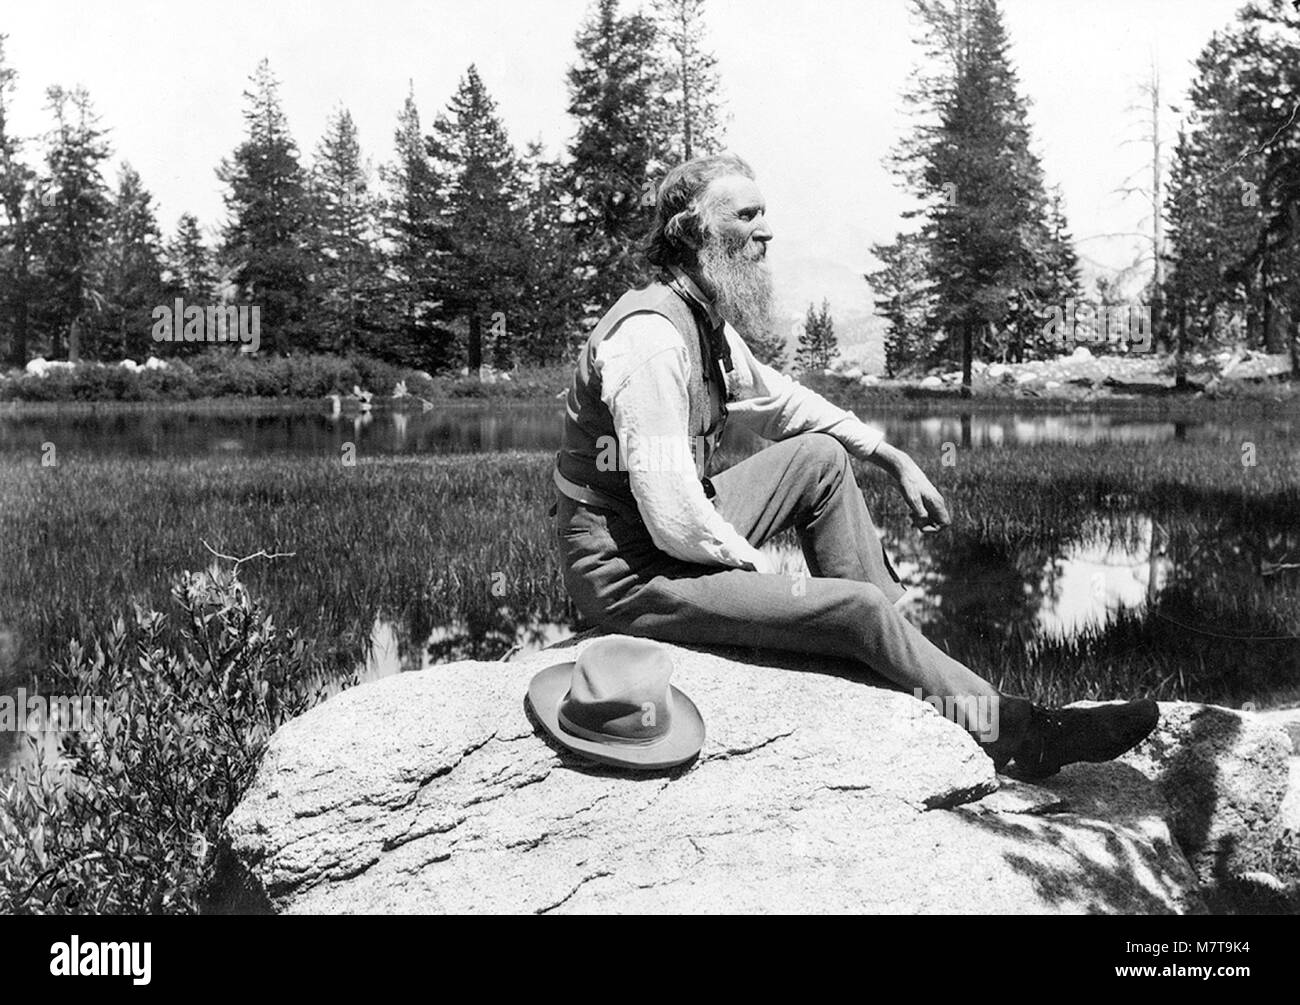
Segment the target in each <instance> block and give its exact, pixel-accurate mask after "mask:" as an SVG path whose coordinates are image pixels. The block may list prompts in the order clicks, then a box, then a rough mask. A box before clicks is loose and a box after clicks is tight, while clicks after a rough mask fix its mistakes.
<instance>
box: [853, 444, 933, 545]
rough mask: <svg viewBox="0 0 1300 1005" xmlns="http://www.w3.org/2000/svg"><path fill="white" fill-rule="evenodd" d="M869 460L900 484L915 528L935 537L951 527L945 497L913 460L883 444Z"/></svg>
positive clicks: (896, 449)
mask: <svg viewBox="0 0 1300 1005" xmlns="http://www.w3.org/2000/svg"><path fill="white" fill-rule="evenodd" d="M868 460H870V461H871V462H872V463H873V464H875V465H876V466H877V467H878V468H881V469H882V470H884V471H887V472H889V474H890V475H892V476H893V477H894V479H895V480H896V481H897V482H898V489H899V491H900V492H902V493H903V498H904V499H906V500H907V506H908V508H909V509H910V510H911V511H912V526H913V527H916V528H917V529H918V530H920V531H922V532H923V533H926V534H933V533H935V532H936V531H938V530H940V529H941V528H943V527H947V526H948V525H949V524H950V523H952V517H950V516H949V515H948V507H947V505H946V504H945V503H944V501H943V496H941V495H940V494H939V490H938V489H936V488H935V487H934V485H933V484H932V483H931V482H930V479H929V478H927V477H926V476H925V472H924V471H922V470H921V468H920V466H919V465H918V464H917V463H916V461H914V460H912V458H911V457H910V456H908V455H907V454H906V453H904V452H903V451H902V450H899V449H898V448H897V447H895V446H893V445H891V444H888V443H882V444H880V446H879V447H877V448H876V452H875V453H873V454H872V455H871V456H870V457H869V458H868Z"/></svg>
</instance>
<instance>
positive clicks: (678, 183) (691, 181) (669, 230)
mask: <svg viewBox="0 0 1300 1005" xmlns="http://www.w3.org/2000/svg"><path fill="white" fill-rule="evenodd" d="M736 174H739V175H744V176H745V177H746V178H750V179H753V177H754V169H753V168H751V167H750V166H749V165H748V164H746V163H745V161H744V160H743V159H742V158H741V157H738V156H737V155H736V154H731V153H726V154H714V155H713V156H710V157H696V158H694V159H693V160H689V161H686V163H684V164H679V165H677V167H675V168H673V169H672V170H671V171H669V172H668V174H667V175H666V176H665V177H664V180H663V184H661V185H660V186H659V194H658V197H657V200H656V202H655V222H654V227H653V229H652V230H651V231H650V236H649V238H648V239H647V241H646V249H645V250H646V259H647V260H648V261H649V262H650V264H651V265H654V266H656V267H658V268H661V269H666V268H669V267H670V266H673V265H676V266H678V267H680V268H687V269H689V268H694V267H695V266H696V264H697V261H698V260H697V258H696V250H697V249H698V248H699V247H700V245H701V244H703V243H704V234H705V230H706V228H707V224H708V220H707V214H708V210H709V207H708V206H706V205H705V204H704V193H705V191H706V190H707V189H708V187H709V184H710V182H712V181H714V179H717V178H725V177H727V176H728V175H736Z"/></svg>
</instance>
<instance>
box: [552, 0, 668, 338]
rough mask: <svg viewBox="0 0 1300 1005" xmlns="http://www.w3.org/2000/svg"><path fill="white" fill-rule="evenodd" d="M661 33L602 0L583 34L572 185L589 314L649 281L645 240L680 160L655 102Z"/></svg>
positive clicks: (572, 94)
mask: <svg viewBox="0 0 1300 1005" xmlns="http://www.w3.org/2000/svg"><path fill="white" fill-rule="evenodd" d="M656 38H657V33H656V31H655V27H654V23H653V22H652V21H651V20H650V19H649V18H648V17H646V16H644V15H642V14H640V13H633V14H626V15H624V14H620V13H619V4H618V0H596V3H595V6H594V8H593V10H592V11H591V13H590V15H589V16H588V18H587V19H586V21H585V22H584V23H583V25H582V27H581V28H580V29H579V31H578V35H577V38H576V45H577V50H578V59H577V62H575V63H574V65H573V66H572V67H570V69H569V114H570V115H572V116H573V118H574V120H575V122H576V126H577V129H576V132H575V136H574V139H573V142H572V143H571V144H570V146H569V165H568V166H569V177H568V188H569V191H570V193H571V194H572V198H573V206H574V219H573V227H574V232H575V235H576V238H577V242H578V247H579V253H580V262H581V265H582V268H583V270H584V272H583V276H584V278H585V279H586V281H587V290H588V300H587V304H586V307H587V313H588V319H589V320H591V319H594V318H595V317H598V316H599V315H600V314H601V313H603V312H604V311H605V310H606V309H607V308H608V307H609V306H610V305H611V304H612V303H613V301H614V300H615V299H617V297H619V296H620V295H621V294H622V293H623V292H624V291H625V290H626V289H628V287H631V286H639V285H643V284H644V283H645V282H646V281H647V280H648V279H649V273H648V271H647V270H646V268H645V265H644V263H643V261H642V259H641V255H640V252H639V250H638V245H639V243H640V241H641V240H642V239H643V238H644V236H645V234H646V233H647V232H648V230H649V227H650V224H651V222H652V220H653V208H654V196H655V191H656V188H657V185H658V182H659V179H660V178H661V177H662V175H663V173H664V172H665V171H666V170H667V168H668V167H669V166H670V165H671V164H672V163H673V162H674V161H675V158H674V157H673V155H672V154H671V153H670V152H669V151H668V150H667V149H665V140H664V129H663V124H662V112H661V109H660V108H659V107H658V106H657V104H656V100H657V97H658V95H659V93H660V86H661V82H662V72H661V70H660V68H659V67H658V64H657V62H656V60H655V58H654V53H655V48H656Z"/></svg>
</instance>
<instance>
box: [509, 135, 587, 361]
mask: <svg viewBox="0 0 1300 1005" xmlns="http://www.w3.org/2000/svg"><path fill="white" fill-rule="evenodd" d="M524 176H525V184H526V188H527V193H528V196H527V216H528V254H527V256H526V257H525V261H524V266H525V271H524V274H523V277H522V278H523V282H522V284H521V289H522V292H523V295H522V298H521V301H522V302H521V304H520V307H519V312H520V317H521V324H520V329H521V331H522V332H523V339H522V343H521V345H520V347H519V348H520V352H521V354H522V356H523V357H524V358H526V359H528V360H529V361H531V362H534V363H554V362H558V361H560V360H565V359H568V358H569V357H570V356H571V355H572V353H573V351H574V350H575V348H576V346H577V342H578V341H579V340H580V339H581V334H582V331H581V321H582V299H583V298H582V292H583V291H582V285H581V283H580V282H579V274H578V269H577V243H576V241H575V240H574V233H573V228H572V227H571V226H569V220H568V215H567V207H566V204H565V190H564V168H563V166H562V165H561V164H560V163H558V162H557V161H553V160H548V159H547V158H546V154H545V151H544V150H543V148H542V146H541V144H540V143H532V144H530V145H529V147H528V149H527V151H526V153H525V156H524Z"/></svg>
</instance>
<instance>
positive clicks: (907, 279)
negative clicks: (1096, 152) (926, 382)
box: [864, 234, 933, 378]
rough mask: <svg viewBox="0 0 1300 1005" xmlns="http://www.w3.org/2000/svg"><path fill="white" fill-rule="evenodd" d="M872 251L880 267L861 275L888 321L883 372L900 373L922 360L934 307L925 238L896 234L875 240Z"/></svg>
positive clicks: (897, 374) (882, 315) (881, 314)
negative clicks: (886, 240) (879, 241)
mask: <svg viewBox="0 0 1300 1005" xmlns="http://www.w3.org/2000/svg"><path fill="white" fill-rule="evenodd" d="M871 253H872V254H873V255H875V256H876V258H877V259H879V260H880V262H881V267H880V268H879V269H877V270H876V271H875V272H872V273H870V274H869V275H867V276H865V277H864V278H865V279H866V280H867V282H868V283H870V284H871V288H872V290H873V292H874V293H875V295H876V299H875V304H876V310H877V312H879V314H880V316H881V317H883V318H884V319H885V321H886V323H887V324H888V325H889V331H888V333H887V334H886V336H885V374H886V376H888V377H891V378H892V377H899V376H902V375H903V374H905V373H907V372H908V371H909V370H910V369H911V368H913V367H915V366H917V365H918V364H920V363H922V362H923V361H924V359H925V355H926V352H927V348H928V339H927V337H926V334H927V330H928V323H929V318H930V315H931V313H932V312H933V307H932V304H931V298H930V287H929V269H928V268H927V264H926V260H925V254H926V250H925V242H924V241H923V240H922V239H921V238H920V236H919V235H917V234H898V235H896V236H895V237H894V241H893V243H892V244H876V245H873V246H872V248H871Z"/></svg>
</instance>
